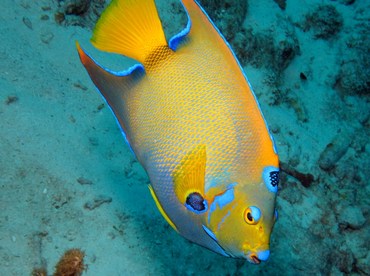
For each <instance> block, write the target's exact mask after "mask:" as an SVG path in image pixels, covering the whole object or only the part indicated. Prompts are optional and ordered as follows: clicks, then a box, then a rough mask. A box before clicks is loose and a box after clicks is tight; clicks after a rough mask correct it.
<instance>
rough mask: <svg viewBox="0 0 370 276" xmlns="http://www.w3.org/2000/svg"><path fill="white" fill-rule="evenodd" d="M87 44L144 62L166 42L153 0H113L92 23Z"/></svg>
mask: <svg viewBox="0 0 370 276" xmlns="http://www.w3.org/2000/svg"><path fill="white" fill-rule="evenodd" d="M91 43H92V44H93V45H94V46H95V47H96V48H97V49H99V50H102V51H106V52H111V53H116V54H121V55H124V56H127V57H130V58H133V59H135V60H137V61H139V62H141V63H144V60H145V58H146V57H147V56H148V55H149V54H150V53H151V52H152V51H153V50H154V49H156V48H157V47H160V46H166V45H167V41H166V38H165V35H164V32H163V29H162V24H161V21H160V19H159V16H158V12H157V8H156V6H155V3H154V0H113V1H112V2H111V3H110V4H109V6H108V7H107V9H106V10H105V11H104V12H103V14H102V15H101V17H100V19H99V21H98V23H97V24H96V26H95V29H94V33H93V37H92V38H91Z"/></svg>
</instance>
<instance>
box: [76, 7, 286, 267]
mask: <svg viewBox="0 0 370 276" xmlns="http://www.w3.org/2000/svg"><path fill="white" fill-rule="evenodd" d="M182 4H183V6H184V8H185V10H186V12H187V15H188V24H187V26H186V28H185V29H184V30H182V31H181V32H180V33H179V34H178V35H176V36H174V37H173V38H171V39H170V40H169V42H167V41H166V38H165V35H164V32H163V29H162V26H161V22H160V19H159V17H158V13H157V10H156V7H155V3H154V1H153V0H113V1H112V3H111V4H110V5H109V7H108V8H107V9H106V11H105V12H104V13H103V14H102V16H101V18H100V19H99V21H98V23H97V25H96V27H95V30H94V34H93V37H92V39H91V41H92V43H93V45H94V46H95V47H97V48H98V49H100V50H103V51H107V52H113V53H118V54H122V55H125V56H128V57H131V58H133V59H135V60H137V61H138V63H137V64H136V65H134V66H133V67H131V68H129V69H128V70H126V71H123V72H112V71H110V70H108V69H105V68H103V67H101V66H100V65H98V64H97V63H96V62H95V61H94V60H93V59H92V58H91V57H90V56H89V55H87V54H86V53H85V52H84V50H83V49H82V48H81V47H80V46H79V45H77V48H78V52H79V55H80V59H81V61H82V63H83V65H84V66H85V68H86V70H87V72H88V73H89V75H90V77H91V79H92V81H93V82H94V84H95V85H96V87H97V88H98V89H99V91H100V92H101V94H102V95H103V97H104V99H105V100H106V101H107V103H108V104H109V106H110V107H111V109H112V111H113V113H114V115H115V117H116V118H117V120H118V122H119V124H120V126H121V128H122V131H123V134H124V136H125V138H126V140H127V142H128V143H129V145H130V147H131V149H132V151H133V152H134V154H135V156H136V158H137V159H138V161H139V162H140V163H141V165H142V166H143V167H144V169H145V170H146V172H147V174H148V176H149V178H150V182H151V185H150V192H151V194H152V195H153V198H154V200H155V202H156V204H157V207H158V208H159V210H160V212H161V213H162V215H163V216H164V218H165V219H166V220H167V222H168V223H169V224H170V225H171V226H172V227H173V228H174V229H175V230H176V231H177V232H179V233H180V234H181V235H182V236H184V237H185V238H187V239H188V240H190V241H192V242H194V243H197V244H199V245H202V246H204V247H206V248H208V249H210V250H213V251H215V252H217V253H220V254H222V255H224V256H229V257H237V258H246V259H247V260H248V261H250V262H252V263H260V262H261V261H265V260H267V259H268V256H269V252H270V251H269V240H270V234H271V231H272V227H273V225H274V222H275V219H276V211H275V198H276V191H277V184H278V175H279V169H278V156H277V153H276V151H275V147H274V144H273V141H272V138H271V136H270V134H269V131H268V128H267V125H266V122H265V120H264V118H263V115H262V113H261V111H260V108H259V105H258V102H257V100H256V98H255V96H254V94H253V92H252V90H251V86H250V84H249V82H248V80H247V78H246V76H245V75H244V73H243V70H242V69H241V66H240V64H239V63H238V61H237V59H236V57H235V55H234V54H233V52H232V50H231V48H230V46H229V44H228V43H227V42H226V41H225V39H224V38H223V36H222V35H221V34H220V32H219V31H218V30H217V28H216V27H215V26H214V24H213V23H212V21H211V20H210V19H209V18H208V16H207V15H206V13H205V12H204V11H203V10H202V8H201V7H200V5H199V4H198V3H197V2H196V1H194V0H183V1H182Z"/></svg>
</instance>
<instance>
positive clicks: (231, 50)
mask: <svg viewBox="0 0 370 276" xmlns="http://www.w3.org/2000/svg"><path fill="white" fill-rule="evenodd" d="M194 2H195V3H196V4H197V5H198V7H199V8H200V9H201V11H202V12H203V13H204V14H205V16H206V17H207V18H208V20H209V22H211V24H212V26H213V28H215V30H216V31H217V32H218V34H219V35H220V36H221V38H222V39H223V40H224V42H225V44H226V45H227V47H228V48H229V50H230V52H231V53H232V55H233V56H234V58H235V60H236V62H237V64H238V66H239V68H240V70H241V72H242V73H243V76H244V78H245V80H246V81H247V83H248V85H249V87H250V88H251V92H252V95H253V97H254V99H255V101H256V103H257V106H258V109H259V111H260V113H261V114H262V118H263V121H264V122H265V126H266V128H267V131H268V132H269V134H270V138H271V141H272V144H273V147H274V151H275V153H276V154H277V150H276V146H275V141H274V140H273V139H272V135H271V132H270V129H269V127H268V125H267V121H266V119H265V116H264V115H263V113H262V110H261V106H260V104H259V102H258V99H257V97H256V95H255V93H254V91H253V87H252V84H251V83H250V82H249V80H248V78H247V75H246V74H245V72H244V69H243V67H242V66H241V64H240V62H239V59H238V58H237V56H236V55H235V53H234V51H233V49H232V48H231V46H230V44H229V42H228V41H227V40H226V39H225V37H224V35H223V34H222V33H221V32H220V30H219V29H218V28H217V26H216V25H215V23H213V20H212V19H211V18H210V17H209V16H208V13H207V12H206V11H205V10H204V9H203V7H202V6H201V5H200V4H199V3H198V1H196V0H194ZM181 4H182V2H181ZM183 7H184V5H183ZM184 9H185V7H184ZM185 11H186V14H187V16H188V18H189V21H190V20H191V19H190V17H189V14H188V11H187V10H186V9H185ZM188 25H189V23H188ZM190 27H191V24H190V26H189V30H188V32H187V33H186V34H188V33H189V32H190ZM180 34H181V33H180ZM171 49H172V48H171Z"/></svg>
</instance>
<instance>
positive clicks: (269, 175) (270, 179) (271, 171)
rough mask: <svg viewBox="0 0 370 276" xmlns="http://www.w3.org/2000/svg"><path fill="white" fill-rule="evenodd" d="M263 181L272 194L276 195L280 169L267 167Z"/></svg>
mask: <svg viewBox="0 0 370 276" xmlns="http://www.w3.org/2000/svg"><path fill="white" fill-rule="evenodd" d="M263 181H264V182H265V185H266V187H267V189H268V190H269V191H270V192H273V193H276V192H277V188H278V184H279V168H276V167H272V166H269V167H266V168H265V169H264V170H263Z"/></svg>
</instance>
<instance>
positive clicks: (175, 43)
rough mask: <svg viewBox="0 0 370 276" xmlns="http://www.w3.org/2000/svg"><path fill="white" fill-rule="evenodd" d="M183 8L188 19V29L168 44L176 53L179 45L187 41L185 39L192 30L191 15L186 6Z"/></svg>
mask: <svg viewBox="0 0 370 276" xmlns="http://www.w3.org/2000/svg"><path fill="white" fill-rule="evenodd" d="M181 4H182V2H181ZM182 6H183V8H184V10H185V13H186V16H187V19H188V23H187V24H186V27H185V28H184V29H183V30H182V31H181V32H179V33H178V34H176V35H174V36H173V37H172V38H171V39H170V42H169V43H168V44H169V47H170V48H171V49H172V50H173V51H176V49H177V48H178V47H179V45H180V44H181V43H182V42H183V41H184V40H185V38H186V36H187V35H188V33H189V32H190V28H191V19H190V16H189V13H188V11H187V10H186V8H185V6H184V4H182Z"/></svg>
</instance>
